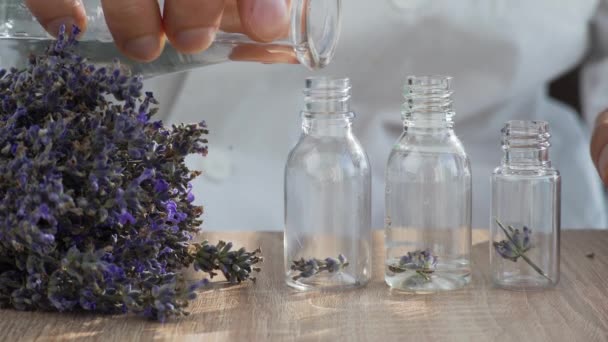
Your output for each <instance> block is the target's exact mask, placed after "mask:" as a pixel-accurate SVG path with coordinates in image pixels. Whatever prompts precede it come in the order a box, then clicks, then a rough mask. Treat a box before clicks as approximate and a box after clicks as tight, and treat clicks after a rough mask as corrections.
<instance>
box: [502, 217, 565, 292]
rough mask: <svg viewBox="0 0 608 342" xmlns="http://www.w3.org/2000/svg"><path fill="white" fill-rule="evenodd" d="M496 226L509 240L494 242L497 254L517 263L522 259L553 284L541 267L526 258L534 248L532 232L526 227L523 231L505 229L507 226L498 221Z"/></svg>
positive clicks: (509, 227) (511, 228)
mask: <svg viewBox="0 0 608 342" xmlns="http://www.w3.org/2000/svg"><path fill="white" fill-rule="evenodd" d="M496 224H497V225H498V227H500V229H501V230H502V231H503V233H504V234H505V237H506V238H507V240H502V241H499V242H496V241H494V242H493V245H494V249H495V250H496V253H497V254H498V255H500V256H501V257H502V258H504V259H507V260H511V261H513V262H517V260H518V259H519V258H522V259H523V260H524V261H525V262H526V263H528V265H530V267H532V268H533V269H534V270H535V271H536V272H537V273H538V274H540V275H541V276H543V277H545V278H547V279H548V280H549V281H551V282H552V281H553V280H551V278H549V276H548V275H547V274H546V273H545V272H543V270H542V269H541V268H540V267H538V266H537V265H536V264H535V263H534V262H532V260H530V258H528V257H527V256H526V252H528V251H529V250H530V249H531V248H532V243H531V236H530V235H532V230H531V229H529V228H528V227H526V226H524V227H523V228H522V231H520V230H519V229H515V228H513V227H512V226H508V228H505V226H504V225H503V224H502V223H500V221H498V220H496Z"/></svg>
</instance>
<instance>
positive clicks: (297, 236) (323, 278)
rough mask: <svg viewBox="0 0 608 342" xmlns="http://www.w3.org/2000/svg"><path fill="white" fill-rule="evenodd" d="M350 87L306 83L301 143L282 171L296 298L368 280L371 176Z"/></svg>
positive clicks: (288, 273)
mask: <svg viewBox="0 0 608 342" xmlns="http://www.w3.org/2000/svg"><path fill="white" fill-rule="evenodd" d="M350 90H351V83H350V80H349V79H332V78H322V77H321V78H309V79H307V80H306V89H305V91H304V93H305V108H304V110H303V111H302V135H301V136H300V140H299V141H298V143H297V144H296V146H295V147H294V148H293V149H292V151H291V153H290V154H289V158H288V160H287V165H286V167H285V234H284V251H285V277H286V278H285V280H286V282H287V284H288V285H289V286H291V287H293V288H296V289H298V290H302V291H305V290H313V289H342V288H349V287H358V286H362V285H365V284H366V283H367V282H368V281H369V279H370V276H371V168H370V165H369V161H368V158H367V155H366V154H365V151H364V150H363V148H362V147H361V144H360V143H359V141H358V140H357V138H356V137H355V136H354V134H353V131H352V128H351V126H352V123H353V119H354V118H355V114H354V113H353V112H352V111H351V109H350V96H351V93H350Z"/></svg>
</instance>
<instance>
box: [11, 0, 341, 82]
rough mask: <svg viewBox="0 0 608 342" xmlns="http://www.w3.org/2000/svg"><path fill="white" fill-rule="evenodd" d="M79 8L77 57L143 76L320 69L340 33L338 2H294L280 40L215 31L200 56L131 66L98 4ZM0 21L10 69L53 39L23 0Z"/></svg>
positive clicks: (15, 0)
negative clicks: (222, 66) (249, 64)
mask: <svg viewBox="0 0 608 342" xmlns="http://www.w3.org/2000/svg"><path fill="white" fill-rule="evenodd" d="M84 6H85V8H86V11H87V16H88V28H87V31H86V32H85V33H84V34H83V36H82V37H81V38H80V41H81V44H80V47H79V49H80V51H82V55H83V56H86V57H87V58H88V59H89V60H90V61H91V62H93V63H97V64H110V63H112V61H113V60H114V59H115V58H118V59H120V60H121V62H122V63H124V64H126V65H128V66H129V67H130V68H131V70H132V71H133V72H135V73H138V74H142V75H143V76H144V77H146V78H149V77H153V76H157V75H162V74H169V73H173V72H180V71H185V70H189V69H193V68H198V67H202V66H207V65H212V64H218V63H223V62H228V61H254V62H260V63H294V64H295V63H299V64H302V65H304V66H306V67H308V68H310V69H319V68H322V67H325V66H326V65H328V64H329V63H330V61H331V60H332V57H333V55H334V50H335V47H336V44H337V41H338V36H339V30H340V8H341V0H293V1H292V2H291V8H290V11H291V22H290V27H289V33H288V34H286V36H285V37H284V38H283V39H280V40H277V41H273V42H270V43H259V42H254V41H253V40H251V39H250V38H249V37H247V36H246V35H244V34H241V33H230V32H224V31H220V32H218V34H217V36H216V38H215V40H214V43H213V44H212V45H211V47H210V48H209V49H207V50H206V51H204V52H202V53H198V54H192V55H187V54H182V53H179V52H178V51H177V50H175V49H174V48H172V47H171V46H170V45H169V44H167V45H166V46H165V49H164V51H163V53H162V54H161V56H160V57H159V58H158V59H157V60H155V61H154V62H151V63H136V62H133V61H131V60H129V59H127V58H123V57H122V55H121V54H120V52H119V51H118V49H117V48H116V46H115V45H114V43H113V39H112V35H111V34H110V31H109V30H108V27H107V25H106V23H105V20H104V14H103V10H102V8H101V5H100V3H99V1H88V0H87V1H84ZM161 8H162V7H161ZM0 20H1V21H0V65H4V64H7V62H9V61H10V65H15V63H17V65H16V66H23V65H24V64H25V63H26V61H27V58H25V57H27V56H28V55H29V54H30V53H37V54H39V53H43V52H44V51H46V48H47V47H48V46H49V43H50V40H52V39H53V38H52V37H51V36H50V35H49V34H48V33H47V32H46V31H45V30H44V29H43V28H42V27H41V26H40V24H39V23H38V22H37V21H36V19H35V18H34V17H33V16H32V14H31V13H30V12H29V10H28V9H27V7H26V6H25V5H24V1H22V0H5V1H2V3H0ZM286 31H287V30H286ZM19 64H21V65H19Z"/></svg>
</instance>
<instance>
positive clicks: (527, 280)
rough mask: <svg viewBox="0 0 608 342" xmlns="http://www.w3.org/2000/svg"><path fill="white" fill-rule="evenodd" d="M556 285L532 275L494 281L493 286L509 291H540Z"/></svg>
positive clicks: (553, 282) (554, 282)
mask: <svg viewBox="0 0 608 342" xmlns="http://www.w3.org/2000/svg"><path fill="white" fill-rule="evenodd" d="M555 285H557V282H556V281H551V280H549V279H547V278H544V277H541V276H534V275H516V276H510V277H506V278H501V279H500V280H498V279H494V286H496V287H498V288H500V289H503V290H510V291H542V290H546V289H551V288H553V287H555Z"/></svg>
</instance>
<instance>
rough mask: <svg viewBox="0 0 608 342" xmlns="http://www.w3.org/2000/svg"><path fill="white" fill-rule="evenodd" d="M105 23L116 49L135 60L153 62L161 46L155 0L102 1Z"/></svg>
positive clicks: (160, 50) (160, 23)
mask: <svg viewBox="0 0 608 342" xmlns="http://www.w3.org/2000/svg"><path fill="white" fill-rule="evenodd" d="M101 4H102V6H103V11H104V14H105V18H106V22H107V24H108V27H109V28H110V32H112V36H113V37H114V41H115V42H116V45H117V46H118V48H119V49H120V50H121V51H122V52H123V53H124V54H125V55H127V56H128V57H130V58H133V59H135V60H139V61H144V62H147V61H151V60H154V59H156V58H157V57H158V56H159V55H160V53H161V52H162V49H163V46H164V34H163V28H162V19H161V16H160V8H159V7H158V1H157V0H102V1H101Z"/></svg>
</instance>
